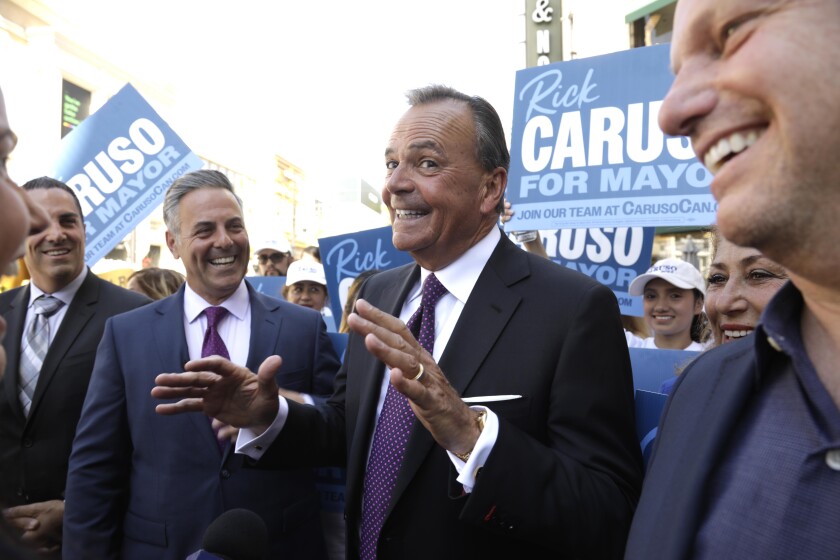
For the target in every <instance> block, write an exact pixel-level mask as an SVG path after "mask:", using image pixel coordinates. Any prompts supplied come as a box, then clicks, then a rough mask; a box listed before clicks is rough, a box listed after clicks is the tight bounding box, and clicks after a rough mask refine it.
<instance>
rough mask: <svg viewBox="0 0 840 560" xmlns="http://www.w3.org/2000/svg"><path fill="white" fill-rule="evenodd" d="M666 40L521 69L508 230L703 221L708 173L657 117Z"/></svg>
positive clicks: (708, 204) (710, 203)
mask: <svg viewBox="0 0 840 560" xmlns="http://www.w3.org/2000/svg"><path fill="white" fill-rule="evenodd" d="M668 51H669V47H668V45H657V46H653V47H645V48H638V49H631V50H629V51H624V52H618V53H614V54H609V55H604V56H598V57H592V58H586V59H579V60H572V61H568V62H558V63H555V64H550V65H547V66H537V67H534V68H528V69H525V70H520V71H519V72H517V73H516V88H515V100H514V107H513V126H512V133H511V165H510V177H509V180H508V188H507V193H506V197H507V199H508V200H509V201H510V202H511V203H512V204H513V206H514V208H516V214H515V215H514V216H513V219H512V220H510V221H509V222H508V223H507V224H506V225H505V229H506V230H507V231H518V230H532V229H560V228H579V227H605V226H607V227H609V226H674V225H679V226H686V225H697V226H705V225H709V224H711V223H713V222H714V219H715V210H716V209H717V205H716V203H715V201H714V199H713V198H712V195H711V193H710V191H709V184H710V183H711V179H712V176H711V174H710V173H709V172H708V171H707V170H706V168H705V167H704V166H703V165H702V164H701V163H700V162H699V161H698V160H697V158H696V157H695V154H694V151H693V150H692V148H691V144H690V142H689V140H688V139H687V138H684V137H667V136H665V135H664V134H663V133H662V131H661V129H660V128H659V124H658V121H657V119H658V115H659V108H660V106H661V105H662V99H663V98H664V96H665V94H666V93H667V91H668V88H669V86H670V84H671V82H672V81H673V76H672V74H671V72H670V70H669V66H668Z"/></svg>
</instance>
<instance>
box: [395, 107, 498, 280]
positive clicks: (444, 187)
mask: <svg viewBox="0 0 840 560" xmlns="http://www.w3.org/2000/svg"><path fill="white" fill-rule="evenodd" d="M385 167H386V180H385V188H384V189H383V191H382V200H383V201H384V202H385V205H386V206H387V207H388V210H389V211H390V214H391V223H392V225H393V232H394V233H393V241H394V246H395V247H396V248H397V249H399V250H400V251H408V252H409V253H411V256H412V257H413V258H414V260H415V261H417V262H418V263H419V264H420V265H421V266H423V267H425V268H427V269H429V270H440V269H441V268H443V267H445V266H447V265H449V264H450V263H452V262H453V261H454V260H455V259H457V258H458V257H459V256H460V255H462V254H463V253H464V252H465V251H466V250H467V249H469V248H470V247H472V246H473V245H475V244H476V243H477V242H478V241H480V240H481V239H482V238H483V237H484V236H485V235H487V234H488V233H489V232H490V230H491V229H492V228H493V227H495V224H496V220H497V219H498V215H499V213H498V210H497V209H496V208H497V206H498V200H499V198H500V197H501V193H502V191H503V190H504V180H503V179H504V178H506V175H505V174H504V170H502V171H498V170H494V171H492V172H487V171H485V170H483V169H482V167H481V164H480V163H479V161H478V158H477V157H476V132H475V125H474V123H473V118H472V113H471V111H470V108H469V106H468V105H467V104H466V103H464V102H462V101H456V100H440V101H435V102H431V103H427V104H422V105H417V106H414V107H411V108H410V109H409V110H408V111H407V112H406V113H405V114H404V115H403V117H402V118H401V119H400V121H399V122H398V123H397V125H396V126H395V127H394V131H393V132H392V134H391V138H390V141H389V143H388V147H387V149H386V151H385ZM502 175H504V177H503V178H502V179H500V176H502Z"/></svg>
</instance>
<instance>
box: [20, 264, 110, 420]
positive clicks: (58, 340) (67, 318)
mask: <svg viewBox="0 0 840 560" xmlns="http://www.w3.org/2000/svg"><path fill="white" fill-rule="evenodd" d="M104 281H105V280H99V279H98V277H97V276H96V275H94V274H93V273H92V272H91V271H90V270H88V271H87V275H86V276H85V279H84V281H83V282H82V285H81V286H79V290H78V291H77V292H76V295H75V296H73V301H71V302H70V306H69V307H68V308H67V312H66V313H65V315H64V319H63V320H62V321H61V326H59V327H58V332H57V333H56V335H55V338H54V339H53V341H52V344H50V348H49V350H48V351H47V355H46V356H45V357H44V363H43V365H42V366H41V373H40V375H39V376H38V384H37V385H36V386H35V394H34V395H33V396H32V411H31V413H30V415H29V418H30V419H31V418H33V417H35V415H36V414H37V412H38V405H39V404H40V402H41V398H42V396H43V394H44V392H45V391H46V390H47V387H49V385H50V383H51V382H52V379H53V377H54V376H55V374H56V371H57V370H58V366H60V365H61V363H62V362H63V361H64V357H65V356H66V355H67V352H68V351H69V350H70V348H72V346H73V344H74V343H75V342H76V340H77V339H78V338H79V335H80V334H81V333H82V331H83V330H84V329H85V327H86V326H87V324H88V323H89V322H90V320H91V318H93V316H94V314H95V313H97V303H98V302H99V282H104ZM100 312H101V311H100Z"/></svg>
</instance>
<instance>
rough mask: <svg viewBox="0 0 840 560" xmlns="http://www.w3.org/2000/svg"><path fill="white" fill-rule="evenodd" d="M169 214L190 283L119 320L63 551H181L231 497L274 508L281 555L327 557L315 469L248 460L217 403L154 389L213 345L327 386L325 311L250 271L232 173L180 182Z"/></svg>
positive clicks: (290, 384) (175, 248)
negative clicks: (215, 421) (221, 421)
mask: <svg viewBox="0 0 840 560" xmlns="http://www.w3.org/2000/svg"><path fill="white" fill-rule="evenodd" d="M164 220H165V222H166V226H167V232H166V241H167V245H168V246H169V249H170V250H171V251H172V254H173V255H174V256H175V258H179V259H181V260H183V262H184V266H185V268H186V269H187V283H186V284H185V286H184V287H183V288H182V289H181V290H180V291H179V292H178V293H177V294H175V295H173V296H170V297H168V298H166V299H163V300H161V301H159V302H155V303H154V304H152V305H149V306H147V307H146V308H144V309H142V310H138V312H137V313H128V314H125V315H123V316H121V317H119V318H115V319H114V320H112V321H110V322H109V323H108V324H107V326H106V329H105V334H104V337H103V340H102V343H101V345H100V347H99V350H98V352H97V356H96V364H95V366H94V371H93V376H92V379H91V385H90V390H89V392H88V396H87V399H86V401H85V405H84V408H83V410H82V417H81V420H80V422H79V428H78V432H77V434H76V439H75V441H74V444H73V453H72V456H71V459H70V473H69V476H68V481H67V492H66V504H67V505H66V513H65V527H64V558H80V559H81V558H97V559H108V558H121V559H126V560H127V559H145V558H156V559H171V560H181V559H183V558H185V557H186V556H187V555H188V554H190V553H191V552H193V551H195V550H197V549H199V548H200V546H201V540H202V536H203V534H204V531H205V530H206V528H207V526H208V525H209V524H210V523H211V522H212V521H213V519H214V518H216V517H218V516H219V515H220V514H221V513H223V512H224V511H226V510H229V509H232V508H246V509H250V510H253V511H255V512H256V513H258V514H259V515H260V516H262V517H263V519H264V521H265V522H266V524H267V525H268V526H269V527H271V532H270V536H271V557H272V558H307V559H308V558H324V557H325V550H324V544H323V538H322V535H321V528H320V522H319V502H318V496H317V494H316V491H315V486H314V480H313V473H312V471H311V470H310V469H296V470H287V471H270V470H260V469H253V468H248V466H247V465H245V464H244V460H243V457H242V456H237V455H235V454H234V453H233V452H232V450H231V446H230V445H229V443H228V438H226V437H224V436H217V435H216V434H215V433H214V429H213V427H212V426H211V423H210V420H209V419H208V418H207V417H205V416H199V415H188V416H183V417H180V418H177V419H175V420H174V421H173V419H169V418H163V417H161V416H160V415H157V414H155V407H154V403H153V400H152V398H151V396H150V391H151V389H152V387H153V386H154V379H155V376H156V375H157V374H159V373H161V372H169V371H181V370H182V369H183V367H184V364H185V363H187V362H188V361H190V360H193V359H196V358H200V357H202V356H205V355H210V354H212V355H221V356H226V357H229V359H230V360H231V361H232V362H233V363H237V364H242V365H247V366H248V367H249V368H252V369H253V370H255V371H256V370H257V368H258V366H259V364H260V363H261V362H262V361H263V360H264V359H265V358H266V357H267V356H270V355H273V354H282V355H283V356H284V362H283V367H282V368H281V369H280V370H279V372H278V373H277V377H276V379H277V383H278V384H280V385H282V386H283V387H284V389H288V390H290V391H293V392H296V393H297V395H298V396H295V398H299V395H300V394H304V395H322V396H323V395H328V394H330V393H331V391H332V379H333V376H334V374H335V372H336V370H337V369H338V365H339V364H338V358H337V357H336V355H335V352H334V351H333V348H332V345H331V343H330V342H329V338H328V337H327V334H326V330H325V327H324V323H323V321H322V320H321V316H320V314H319V313H318V312H316V311H312V310H311V309H306V308H303V307H300V306H296V305H292V304H290V303H287V302H284V301H281V300H279V299H275V298H271V297H267V296H264V295H262V294H259V293H257V292H255V291H254V290H253V289H252V288H250V287H249V286H248V284H247V283H246V282H245V281H244V280H243V279H244V276H245V272H246V269H247V267H248V261H249V255H250V248H249V244H248V234H247V231H246V229H245V222H244V219H243V216H242V205H241V201H240V200H239V198H238V197H237V196H236V195H235V194H234V192H233V187H232V186H231V184H230V182H229V181H228V180H227V178H226V177H225V176H224V175H223V174H222V173H219V172H217V171H208V170H202V171H196V172H193V173H189V174H187V175H185V176H183V177H181V178H180V179H178V180H177V181H176V182H175V183H173V185H172V187H171V188H170V189H169V191H168V192H167V194H166V198H165V200H164ZM310 402H311V399H310Z"/></svg>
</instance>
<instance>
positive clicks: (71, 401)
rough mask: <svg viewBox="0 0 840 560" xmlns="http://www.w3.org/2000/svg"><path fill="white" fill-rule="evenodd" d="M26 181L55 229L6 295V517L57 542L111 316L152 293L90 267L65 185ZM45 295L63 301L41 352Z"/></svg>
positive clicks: (26, 533)
mask: <svg viewBox="0 0 840 560" xmlns="http://www.w3.org/2000/svg"><path fill="white" fill-rule="evenodd" d="M23 188H24V190H26V191H27V192H28V193H29V196H30V197H31V198H32V199H33V200H34V201H35V202H36V203H38V204H40V205H41V206H42V207H43V208H44V209H45V210H46V211H47V214H48V215H49V227H47V228H46V229H44V230H43V231H41V232H39V233H37V234H35V235H32V236H30V237H29V238H28V239H27V240H26V253H25V255H24V261H25V262H26V266H27V268H28V269H29V273H30V275H31V277H32V280H31V283H30V284H29V285H27V286H24V287H20V288H17V289H14V290H10V291H8V292H5V293H3V294H0V314H2V316H3V317H4V318H5V320H6V322H7V323H8V329H9V330H8V333H7V336H6V338H5V340H4V342H3V346H4V348H5V351H6V355H7V357H8V362H7V364H6V368H5V373H4V375H3V378H2V381H0V386H2V390H0V503H3V504H4V505H5V506H14V507H9V508H8V509H6V510H5V511H4V515H5V517H6V519H8V520H9V521H10V522H11V523H12V524H13V525H14V526H16V527H17V528H18V529H19V530H21V532H22V534H23V538H24V540H27V541H30V542H31V543H32V544H33V545H34V546H36V547H38V548H41V549H46V550H50V549H57V548H58V547H59V546H60V543H61V522H62V514H63V511H64V502H63V500H64V483H65V481H66V479H67V461H68V459H69V457H70V447H71V445H72V443H73V436H74V434H75V431H76V423H77V422H78V421H79V414H80V413H81V410H82V403H83V402H84V399H85V393H86V392H87V387H88V382H89V381H90V374H91V371H92V370H93V360H94V357H95V354H96V347H97V345H98V344H99V340H100V338H101V337H102V331H103V329H104V328H105V321H106V320H107V319H108V318H109V317H111V316H113V315H116V314H118V313H122V312H124V311H129V310H131V309H134V308H136V307H139V306H141V305H143V304H145V303H148V302H149V301H150V300H149V299H148V298H147V297H144V296H141V295H139V294H136V293H134V292H130V291H128V290H125V289H123V288H120V287H118V286H114V285H113V284H111V283H110V282H107V281H105V280H102V279H100V278H99V277H97V276H96V275H95V274H93V273H92V272H91V271H90V270H89V269H88V268H87V267H86V266H85V261H84V254H85V227H84V221H83V219H82V210H81V207H80V205H79V201H78V199H77V198H76V196H75V194H74V193H73V191H72V190H71V189H70V188H69V187H68V186H67V185H65V184H64V183H62V182H60V181H56V180H55V179H50V178H48V177H41V178H39V179H34V180H32V181H29V182H28V183H26V184H25V185H24V186H23ZM47 298H50V299H51V300H52V301H55V302H60V303H56V305H58V306H59V308H58V309H56V310H55V311H54V312H53V313H52V314H51V315H50V316H49V318H48V319H47V320H46V321H44V322H45V323H46V324H45V329H46V332H44V334H45V338H44V339H43V343H44V344H43V346H42V347H41V348H42V350H43V351H42V352H40V353H38V355H36V354H35V352H34V348H33V345H32V344H31V341H32V339H31V338H30V336H31V334H30V333H32V331H33V329H34V328H37V327H38V325H39V321H42V319H40V318H38V317H37V315H38V306H39V304H40V301H43V300H46V299H47ZM44 352H45V353H44ZM33 360H35V362H33ZM36 364H37V365H36ZM30 375H31V377H30Z"/></svg>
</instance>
